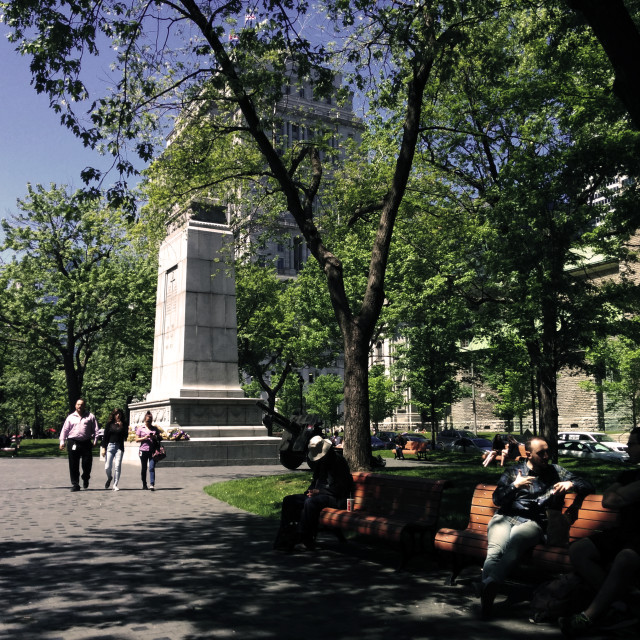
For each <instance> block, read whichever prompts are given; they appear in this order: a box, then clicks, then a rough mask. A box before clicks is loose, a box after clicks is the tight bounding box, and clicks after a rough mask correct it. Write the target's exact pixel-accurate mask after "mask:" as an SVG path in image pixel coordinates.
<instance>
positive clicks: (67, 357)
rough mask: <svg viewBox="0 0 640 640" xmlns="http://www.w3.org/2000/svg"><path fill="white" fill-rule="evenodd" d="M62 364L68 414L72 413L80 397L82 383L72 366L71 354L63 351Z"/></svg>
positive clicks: (72, 357)
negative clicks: (65, 383)
mask: <svg viewBox="0 0 640 640" xmlns="http://www.w3.org/2000/svg"><path fill="white" fill-rule="evenodd" d="M62 363H63V365H64V377H65V380H66V382H67V402H68V403H69V412H73V411H74V410H75V407H76V402H77V401H78V398H81V397H82V381H81V379H80V376H79V375H78V372H77V371H76V368H75V366H74V356H73V352H71V351H65V352H64V353H63V354H62Z"/></svg>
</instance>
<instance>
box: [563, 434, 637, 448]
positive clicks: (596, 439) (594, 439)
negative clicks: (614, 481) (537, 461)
mask: <svg viewBox="0 0 640 640" xmlns="http://www.w3.org/2000/svg"><path fill="white" fill-rule="evenodd" d="M561 442H587V443H588V442H591V443H594V444H595V443H599V444H602V445H604V446H605V447H607V449H610V450H611V451H619V452H621V453H626V451H627V445H626V444H625V443H624V442H616V441H615V440H614V439H613V438H612V437H611V436H610V435H609V434H608V433H601V432H600V431H560V433H558V444H560V443H561Z"/></svg>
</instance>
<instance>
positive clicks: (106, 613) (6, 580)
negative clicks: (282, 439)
mask: <svg viewBox="0 0 640 640" xmlns="http://www.w3.org/2000/svg"><path fill="white" fill-rule="evenodd" d="M390 466H394V465H392V464H390ZM281 473H286V470H285V469H284V468H282V467H279V466H268V467H243V468H238V467H206V468H203V467H197V468H165V469H163V468H162V465H161V464H160V465H159V468H158V473H157V477H156V486H157V490H156V491H155V492H149V491H144V492H143V491H142V490H140V489H139V487H140V480H139V472H138V470H137V469H135V470H134V468H133V467H132V466H130V465H127V466H125V467H123V477H122V479H121V483H120V486H121V488H122V490H121V491H119V492H113V491H105V490H104V488H103V487H104V480H105V476H104V470H103V468H102V465H101V464H99V463H98V461H97V460H96V461H95V464H94V473H93V477H92V481H91V486H90V488H89V489H88V490H87V491H80V492H78V493H71V492H70V491H69V479H68V467H67V461H66V459H31V460H30V459H18V458H13V459H6V458H3V459H0V478H1V486H2V498H3V499H2V504H1V505H0V522H1V523H2V528H3V533H4V535H3V542H2V547H1V549H0V638H3V639H4V638H7V639H11V640H14V639H15V640H18V639H25V640H33V639H41V638H42V639H46V640H77V639H82V640H85V639H94V638H101V639H108V640H125V639H127V640H128V639H130V638H131V639H133V638H136V639H139V640H167V639H168V640H203V639H205V638H242V640H253V639H255V640H265V639H292V640H293V639H296V640H303V639H304V640H315V639H320V638H322V639H323V640H324V639H327V638H340V639H345V640H352V639H353V640H355V639H359V638H366V639H367V640H389V639H390V638H398V639H401V640H403V639H407V638H416V639H418V638H448V639H451V640H453V639H455V638H460V637H464V638H465V639H466V640H473V639H476V638H496V637H499V638H514V639H517V640H523V638H528V637H533V636H534V635H535V636H537V637H539V636H543V637H550V638H559V637H561V636H560V634H559V632H558V631H557V630H556V629H555V628H553V627H550V626H542V625H538V626H534V625H532V624H530V623H529V622H528V620H527V614H528V607H527V605H526V603H524V604H520V605H512V606H508V607H501V606H500V603H499V602H498V604H497V607H496V610H497V612H499V611H500V610H501V609H502V616H501V617H499V618H497V619H496V620H495V621H492V622H488V623H485V622H480V621H479V619H478V614H479V607H478V604H477V600H476V599H475V598H474V597H473V595H472V593H471V590H470V588H469V587H468V586H456V587H448V586H443V585H444V581H445V576H446V572H444V571H441V570H438V569H437V568H436V567H435V566H433V565H430V564H429V563H425V562H424V561H422V562H419V563H417V564H416V565H415V567H414V568H413V569H412V570H410V571H405V572H396V571H395V570H394V565H395V562H396V560H397V559H398V555H397V554H395V553H385V552H383V551H381V550H380V549H379V548H378V549H376V548H375V547H367V546H363V545H348V547H347V550H346V551H344V550H338V545H337V543H336V542H335V541H334V538H333V536H331V535H327V534H323V535H322V537H321V539H320V542H321V548H320V549H319V551H318V552H317V553H316V554H313V555H304V554H302V555H282V554H279V553H277V552H274V551H272V549H271V543H272V540H273V538H274V535H275V530H276V528H277V523H275V522H274V521H269V520H266V519H264V518H260V517H258V516H254V515H251V514H248V513H246V512H243V511H240V510H239V509H235V508H233V507H230V506H228V505H227V504H225V503H222V502H220V501H218V500H214V499H213V498H210V497H209V496H207V495H206V494H205V493H204V492H203V491H202V488H203V487H204V486H206V485H208V484H211V483H213V482H219V481H224V480H228V479H231V478H239V477H248V476H254V475H267V474H269V475H271V474H281ZM499 600H500V599H499ZM505 609H506V610H505Z"/></svg>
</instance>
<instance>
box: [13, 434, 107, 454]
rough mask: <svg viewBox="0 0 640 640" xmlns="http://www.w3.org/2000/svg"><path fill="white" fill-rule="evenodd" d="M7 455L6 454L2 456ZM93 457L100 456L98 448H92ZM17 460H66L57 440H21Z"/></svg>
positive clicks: (64, 451) (65, 451) (64, 452)
mask: <svg viewBox="0 0 640 640" xmlns="http://www.w3.org/2000/svg"><path fill="white" fill-rule="evenodd" d="M4 455H5V456H6V455H7V454H6V453H5V454H4ZM93 455H94V457H98V456H99V455H100V449H99V447H97V446H96V447H94V448H93ZM18 457H19V458H66V457H67V450H66V449H64V450H62V451H60V441H59V440H58V439H57V438H45V439H42V440H23V441H22V442H21V443H20V449H19V451H18Z"/></svg>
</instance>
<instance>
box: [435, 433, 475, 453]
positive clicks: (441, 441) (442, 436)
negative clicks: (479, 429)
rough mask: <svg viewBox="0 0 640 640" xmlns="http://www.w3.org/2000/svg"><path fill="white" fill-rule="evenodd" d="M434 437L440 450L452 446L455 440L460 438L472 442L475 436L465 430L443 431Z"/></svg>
mask: <svg viewBox="0 0 640 640" xmlns="http://www.w3.org/2000/svg"><path fill="white" fill-rule="evenodd" d="M436 437H437V442H438V445H439V446H440V448H442V449H448V448H449V445H451V444H453V442H454V441H455V440H459V439H460V438H469V439H470V440H472V439H473V438H475V437H476V434H475V433H473V431H468V430H467V429H443V430H442V431H440V432H439V433H438V434H437V436H436Z"/></svg>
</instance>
